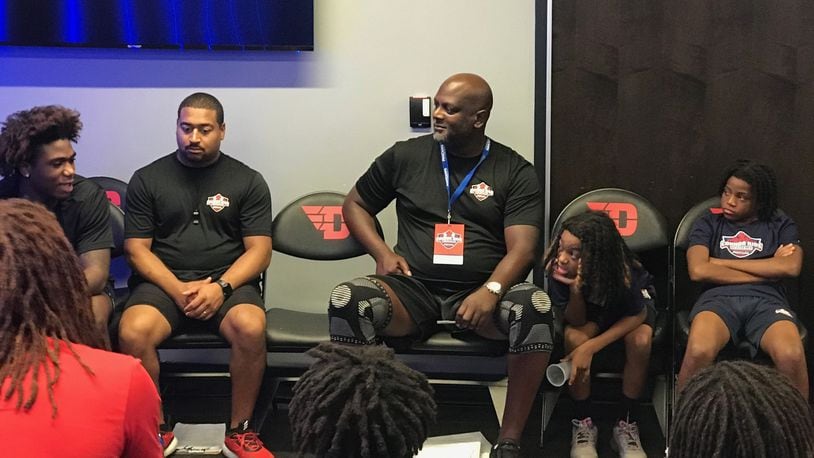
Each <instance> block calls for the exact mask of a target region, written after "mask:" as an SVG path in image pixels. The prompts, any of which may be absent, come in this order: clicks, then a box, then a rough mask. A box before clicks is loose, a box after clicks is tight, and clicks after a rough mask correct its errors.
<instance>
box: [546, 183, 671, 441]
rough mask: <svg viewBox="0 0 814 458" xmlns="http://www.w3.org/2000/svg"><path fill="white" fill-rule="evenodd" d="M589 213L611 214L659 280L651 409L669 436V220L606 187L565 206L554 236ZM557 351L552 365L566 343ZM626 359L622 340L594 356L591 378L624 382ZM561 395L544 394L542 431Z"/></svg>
mask: <svg viewBox="0 0 814 458" xmlns="http://www.w3.org/2000/svg"><path fill="white" fill-rule="evenodd" d="M588 210H599V211H604V212H606V213H608V215H609V216H610V217H611V219H613V220H614V222H615V223H616V227H617V229H618V230H619V233H620V234H621V235H622V237H623V238H624V240H625V243H626V244H627V245H628V247H630V249H631V250H632V251H633V252H635V253H636V254H637V255H638V256H639V258H640V260H641V261H642V264H644V266H645V268H646V269H647V270H648V271H649V272H650V273H651V274H652V275H653V276H654V277H655V287H656V292H657V293H658V296H657V298H656V299H657V300H656V310H657V316H656V324H655V329H654V330H653V346H652V349H653V350H652V354H651V358H650V374H651V378H654V380H655V382H654V388H653V407H654V408H655V410H656V416H657V418H658V420H659V424H660V426H661V429H662V432H663V433H664V436H665V437H667V430H668V421H669V418H670V414H669V408H670V404H669V401H670V396H669V394H670V389H669V384H670V383H671V382H672V365H671V364H670V363H669V356H670V355H671V348H672V336H671V334H672V333H671V326H672V325H671V323H670V307H669V301H668V300H667V298H668V296H667V294H665V293H666V291H667V281H668V277H669V275H668V271H667V270H668V265H669V261H668V258H669V247H670V239H669V236H668V234H669V231H668V229H667V222H666V220H665V218H664V216H662V214H661V213H660V212H659V211H658V210H657V209H656V208H655V207H654V206H653V204H652V203H650V201H649V200H647V199H645V198H644V197H642V196H640V195H639V194H636V193H634V192H631V191H627V190H624V189H618V188H602V189H595V190H593V191H589V192H587V193H585V194H582V195H581V196H579V197H577V198H576V199H574V200H572V201H571V202H570V203H569V204H568V205H566V206H565V208H564V209H563V210H562V212H560V215H559V216H558V217H557V220H556V221H555V222H554V228H553V231H552V233H554V234H556V233H557V232H558V231H559V229H560V227H561V226H562V223H563V222H564V221H565V220H566V219H568V218H570V217H572V216H575V215H577V214H580V213H584V212H586V211H588ZM557 315H559V314H555V317H556V322H557V323H556V326H557V328H558V332H557V333H556V335H557V336H558V337H559V338H561V337H562V331H561V330H562V322H561V317H559V316H557ZM557 347H558V348H557V350H555V353H554V354H552V362H556V361H558V360H559V356H561V354H562V343H561V342H560V343H559V345H557ZM624 360H625V349H624V342H623V341H622V340H621V339H620V340H619V341H617V342H614V343H613V344H611V345H609V346H608V347H606V348H604V349H603V350H602V351H600V352H599V353H598V354H596V355H594V358H593V361H592V364H591V375H592V378H593V379H594V381H596V380H597V379H599V380H602V379H605V380H607V379H621V370H622V367H623V365H624ZM545 385H547V384H545ZM559 393H560V390H559V389H553V388H550V385H548V387H546V389H544V391H543V409H542V410H543V419H542V428H543V431H545V428H546V425H547V423H548V421H549V419H550V417H551V413H552V411H553V409H554V405H555V404H556V400H557V398H558V396H559ZM541 437H542V435H541ZM541 441H542V439H541ZM541 445H542V444H541Z"/></svg>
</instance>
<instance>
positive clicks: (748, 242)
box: [718, 231, 763, 258]
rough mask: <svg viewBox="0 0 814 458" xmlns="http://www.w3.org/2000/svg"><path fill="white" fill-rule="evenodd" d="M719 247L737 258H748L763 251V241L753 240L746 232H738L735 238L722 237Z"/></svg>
mask: <svg viewBox="0 0 814 458" xmlns="http://www.w3.org/2000/svg"><path fill="white" fill-rule="evenodd" d="M718 247H719V248H720V249H722V250H726V251H728V252H729V253H731V254H732V256H734V257H736V258H746V257H748V256H751V255H753V254H754V253H755V252H758V251H763V239H756V238H752V237H750V236H749V234H747V233H746V232H743V231H738V233H737V234H735V235H733V236H726V235H724V236H723V237H721V243H720V244H719V245H718Z"/></svg>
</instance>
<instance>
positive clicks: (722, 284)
mask: <svg viewBox="0 0 814 458" xmlns="http://www.w3.org/2000/svg"><path fill="white" fill-rule="evenodd" d="M719 193H720V195H721V212H718V213H712V212H710V213H707V214H705V215H704V216H703V217H701V218H699V219H698V221H696V222H695V224H694V225H693V228H692V231H691V232H690V245H689V249H688V250H687V270H688V272H689V275H690V279H691V280H693V281H697V282H701V283H702V284H703V293H701V296H700V297H699V298H698V300H697V301H696V303H695V306H694V307H693V309H692V311H691V312H690V319H691V320H692V321H691V324H690V335H689V340H688V341H687V350H686V352H685V353H684V361H683V362H682V363H681V370H680V371H679V373H678V390H679V392H680V391H681V389H683V387H684V385H685V384H686V383H687V380H689V379H690V377H692V376H693V374H695V373H696V372H698V371H699V370H700V369H702V368H704V367H706V366H709V365H710V364H712V362H713V361H714V360H715V357H716V356H717V355H718V352H720V351H721V349H722V348H723V347H724V345H726V344H727V342H729V341H730V340H732V342H733V343H734V344H735V345H738V344H739V342H740V341H741V340H745V341H746V342H748V343H749V345H750V347H751V352H752V356H755V355H756V354H757V352H758V349H762V350H763V351H764V352H766V353H767V354H768V355H769V357H771V359H772V361H773V362H774V364H775V366H776V367H777V370H778V371H779V372H780V373H781V374H783V375H785V376H786V377H788V378H789V379H790V380H791V382H792V384H794V386H796V387H797V389H798V390H800V394H802V395H803V397H804V398H806V399H808V369H807V368H806V358H805V350H804V349H803V344H802V340H801V338H800V333H799V331H798V330H797V318H796V317H795V314H794V312H793V311H792V310H791V308H790V307H789V303H788V301H787V299H786V295H785V290H784V288H783V285H782V284H781V283H780V281H779V280H780V279H782V278H794V277H797V276H799V275H800V269H801V268H802V265H803V249H802V248H801V247H800V237H799V234H798V232H797V224H796V223H795V222H794V221H793V220H792V219H791V218H789V217H788V216H786V215H785V214H784V213H783V212H781V211H778V209H777V179H776V178H775V175H774V172H773V171H772V169H771V168H769V167H768V166H766V165H762V164H757V163H755V162H752V161H747V160H740V161H737V162H736V163H735V164H734V165H732V166H731V167H730V168H729V169H728V170H727V171H726V173H725V174H724V176H723V179H722V180H721V185H720V188H719Z"/></svg>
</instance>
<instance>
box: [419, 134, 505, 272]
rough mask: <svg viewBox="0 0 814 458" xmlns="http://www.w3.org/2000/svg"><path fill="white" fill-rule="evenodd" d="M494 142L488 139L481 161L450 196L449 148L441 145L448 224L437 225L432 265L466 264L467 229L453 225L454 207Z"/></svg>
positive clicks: (461, 225) (459, 225) (460, 225)
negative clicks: (465, 237)
mask: <svg viewBox="0 0 814 458" xmlns="http://www.w3.org/2000/svg"><path fill="white" fill-rule="evenodd" d="M491 144H492V142H491V140H489V139H488V138H487V139H486V145H484V147H483V152H482V153H481V155H480V160H479V161H478V163H477V164H475V166H474V167H472V170H470V171H469V173H467V174H466V176H465V177H464V179H463V180H461V183H460V184H458V187H457V188H456V189H455V192H454V193H452V194H450V188H449V161H447V148H446V146H445V145H444V144H443V143H441V169H442V170H443V172H444V183H445V184H446V188H447V222H446V223H438V224H436V225H435V234H434V235H433V238H432V239H433V249H432V263H433V264H449V265H458V266H460V265H462V264H463V263H464V234H465V232H466V228H465V226H464V225H463V224H452V205H453V204H454V203H455V202H456V201H457V200H458V198H459V197H461V194H463V192H464V190H465V189H466V187H467V186H469V182H470V181H472V177H473V176H475V172H476V171H477V170H478V167H480V165H481V164H482V163H483V161H485V160H486V158H487V157H488V156H489V148H490V146H491Z"/></svg>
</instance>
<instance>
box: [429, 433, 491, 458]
mask: <svg viewBox="0 0 814 458" xmlns="http://www.w3.org/2000/svg"><path fill="white" fill-rule="evenodd" d="M491 448H492V444H491V443H489V441H488V440H486V438H485V437H483V434H481V433H480V432H479V431H476V432H472V433H461V434H451V435H448V436H436V437H430V438H428V439H427V440H426V441H425V442H424V447H422V449H421V451H420V452H418V455H416V458H489V451H490V449H491Z"/></svg>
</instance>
